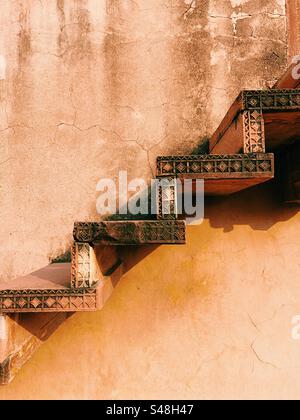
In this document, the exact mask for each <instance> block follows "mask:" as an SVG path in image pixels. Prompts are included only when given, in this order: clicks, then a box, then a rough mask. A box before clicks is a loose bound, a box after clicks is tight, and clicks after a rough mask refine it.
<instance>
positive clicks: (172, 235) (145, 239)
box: [74, 220, 186, 245]
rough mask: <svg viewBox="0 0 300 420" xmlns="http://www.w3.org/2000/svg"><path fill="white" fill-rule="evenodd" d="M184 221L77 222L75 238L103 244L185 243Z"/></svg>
mask: <svg viewBox="0 0 300 420" xmlns="http://www.w3.org/2000/svg"><path fill="white" fill-rule="evenodd" d="M185 234H186V224H185V222H184V221H171V220H170V221H121V222H95V223H93V222H91V223H89V222H83V223H75V226H74V239H75V241H77V242H88V243H93V244H103V245H140V244H184V243H185Z"/></svg>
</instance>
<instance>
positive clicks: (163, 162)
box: [157, 153, 274, 195]
mask: <svg viewBox="0 0 300 420" xmlns="http://www.w3.org/2000/svg"><path fill="white" fill-rule="evenodd" d="M157 176H158V177H176V178H180V179H193V180H196V179H204V180H205V184H204V190H205V194H207V195H227V194H232V193H235V192H238V191H241V190H244V189H246V188H249V187H252V186H254V185H257V184H260V183H262V182H266V181H268V180H270V179H272V178H273V177H274V155H273V154H272V153H258V154H251V155H248V154H235V155H198V156H197V155H188V156H161V157H158V159H157Z"/></svg>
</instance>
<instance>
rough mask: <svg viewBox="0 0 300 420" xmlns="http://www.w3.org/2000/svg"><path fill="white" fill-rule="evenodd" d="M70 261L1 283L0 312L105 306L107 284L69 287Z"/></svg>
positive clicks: (91, 309)
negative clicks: (103, 295)
mask: <svg viewBox="0 0 300 420" xmlns="http://www.w3.org/2000/svg"><path fill="white" fill-rule="evenodd" d="M70 276H71V264H53V265H50V266H48V267H45V268H43V269H42V270H39V271H36V272H35V273H32V274H30V275H28V276H25V277H20V278H18V279H16V280H13V281H10V282H9V283H4V282H1V283H0V313H3V314H5V313H27V312H35V313H38V312H89V311H96V310H98V309H100V308H101V307H102V306H103V302H102V293H103V287H104V284H100V285H99V286H98V285H97V287H95V288H89V289H72V288H71V287H70Z"/></svg>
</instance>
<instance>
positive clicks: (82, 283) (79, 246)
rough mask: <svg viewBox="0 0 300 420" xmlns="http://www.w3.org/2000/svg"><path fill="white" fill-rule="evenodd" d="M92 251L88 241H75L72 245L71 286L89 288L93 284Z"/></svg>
mask: <svg viewBox="0 0 300 420" xmlns="http://www.w3.org/2000/svg"><path fill="white" fill-rule="evenodd" d="M91 251H93V249H92V248H91V246H90V245H89V244H87V243H78V242H75V243H74V244H73V246H72V267H71V287H72V288H73V289H81V288H89V287H91V286H92V284H91Z"/></svg>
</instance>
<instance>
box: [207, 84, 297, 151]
mask: <svg viewBox="0 0 300 420" xmlns="http://www.w3.org/2000/svg"><path fill="white" fill-rule="evenodd" d="M299 136H300V89H272V90H260V91H259V90H258V91H248V90H246V91H243V92H241V94H240V95H239V96H238V98H237V99H236V101H235V102H234V103H233V105H232V106H231V107H230V109H229V111H228V113H227V114H226V116H225V117H224V119H223V121H222V122H221V124H220V126H219V127H218V129H217V130H216V132H215V133H214V135H213V136H212V138H211V139H210V142H209V150H210V153H213V154H225V153H227V154H228V153H241V152H244V153H264V152H265V151H268V152H272V151H276V150H279V149H281V148H283V147H286V146H287V145H290V144H293V143H295V142H297V141H298V139H299Z"/></svg>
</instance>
